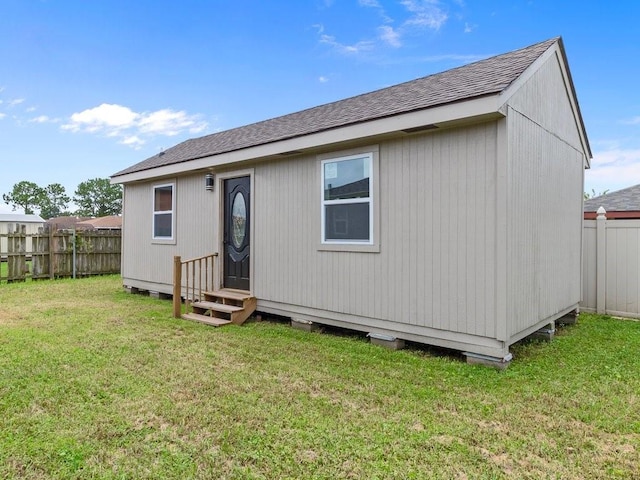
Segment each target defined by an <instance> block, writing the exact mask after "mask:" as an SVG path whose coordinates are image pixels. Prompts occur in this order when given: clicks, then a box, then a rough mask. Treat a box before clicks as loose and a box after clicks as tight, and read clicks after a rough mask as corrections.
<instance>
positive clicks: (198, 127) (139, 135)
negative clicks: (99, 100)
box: [61, 103, 208, 148]
mask: <svg viewBox="0 0 640 480" xmlns="http://www.w3.org/2000/svg"><path fill="white" fill-rule="evenodd" d="M207 126H208V124H207V123H206V122H204V121H203V120H201V118H200V116H199V115H189V114H187V113H186V112H184V111H174V110H171V109H162V110H157V111H155V112H142V113H138V112H134V111H133V110H131V109H130V108H129V107H125V106H122V105H116V104H107V103H103V104H102V105H99V106H97V107H94V108H90V109H87V110H83V111H82V112H77V113H74V114H73V115H71V117H70V119H69V122H68V123H65V124H64V125H62V127H61V128H62V129H63V130H67V131H70V132H74V133H76V132H84V133H94V134H99V135H104V136H106V137H114V138H118V139H119V140H120V143H122V144H123V145H129V146H131V147H133V148H140V146H141V145H143V144H144V143H145V139H144V137H152V136H159V135H162V136H175V135H179V134H181V133H185V132H187V133H190V134H195V133H200V132H202V131H204V130H205V129H206V128H207Z"/></svg>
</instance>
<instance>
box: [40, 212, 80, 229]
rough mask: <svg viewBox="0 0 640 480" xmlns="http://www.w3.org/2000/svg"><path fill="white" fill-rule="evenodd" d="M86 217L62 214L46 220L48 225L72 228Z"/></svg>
mask: <svg viewBox="0 0 640 480" xmlns="http://www.w3.org/2000/svg"><path fill="white" fill-rule="evenodd" d="M86 219H87V217H72V216H70V215H64V216H61V217H54V218H50V219H49V220H47V223H48V224H49V225H55V226H56V227H57V228H61V229H65V228H73V227H75V226H76V224H77V223H78V222H81V221H83V220H86Z"/></svg>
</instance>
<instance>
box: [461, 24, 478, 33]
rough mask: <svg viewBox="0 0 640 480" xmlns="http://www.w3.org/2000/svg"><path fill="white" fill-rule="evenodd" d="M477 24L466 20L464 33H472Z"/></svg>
mask: <svg viewBox="0 0 640 480" xmlns="http://www.w3.org/2000/svg"><path fill="white" fill-rule="evenodd" d="M476 27H477V25H472V24H470V23H467V22H464V33H471V32H473V31H474V30H475V29H476Z"/></svg>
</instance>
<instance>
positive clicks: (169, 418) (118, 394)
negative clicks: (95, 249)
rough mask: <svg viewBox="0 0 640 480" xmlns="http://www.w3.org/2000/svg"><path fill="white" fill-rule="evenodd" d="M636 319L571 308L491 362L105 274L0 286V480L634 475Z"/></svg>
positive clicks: (638, 415) (637, 448)
mask: <svg viewBox="0 0 640 480" xmlns="http://www.w3.org/2000/svg"><path fill="white" fill-rule="evenodd" d="M639 352H640V323H638V322H635V321H630V320H616V319H611V318H607V317H602V316H595V315H584V314H583V315H581V317H580V322H579V324H578V325H576V326H572V327H567V328H564V329H562V330H561V331H560V332H559V333H558V334H557V336H556V339H555V340H554V341H553V342H552V343H549V344H547V343H529V344H525V345H518V346H516V347H514V349H513V353H514V355H515V361H514V362H513V364H512V365H511V367H510V368H509V369H508V370H507V371H505V372H498V371H495V370H492V369H488V368H484V367H476V366H469V365H466V364H465V363H463V362H462V361H461V360H460V359H459V358H458V357H456V356H453V355H444V356H443V355H436V354H434V353H433V352H430V351H429V350H427V349H407V350H403V351H398V352H392V351H387V350H385V349H383V348H380V347H376V346H372V345H370V344H369V343H368V342H367V341H366V340H365V339H363V338H362V337H358V336H343V335H328V334H318V333H311V334H309V333H304V332H300V331H297V330H294V329H292V328H291V327H289V326H288V325H286V324H284V323H279V322H273V321H263V322H257V321H252V322H249V323H246V324H245V325H243V326H242V327H236V326H228V327H224V328H219V329H214V328H211V327H208V326H204V325H200V324H196V323H190V322H187V321H183V320H176V319H173V318H171V302H169V301H166V300H156V299H153V298H149V297H143V296H138V295H130V294H127V293H125V292H124V291H123V290H122V288H121V286H120V279H119V278H118V277H101V278H88V279H81V280H58V281H42V282H30V283H28V284H10V285H0V477H1V478H4V479H12V478H21V479H22V478H26V479H30V478H31V479H34V478H37V479H44V478H65V479H66V478H70V479H73V478H92V479H93V478H105V479H111V478H113V479H152V478H153V479H157V478H163V479H164V478H169V479H171V478H176V479H178V478H180V479H185V478H202V479H212V478H229V479H231V478H238V479H253V478H255V479H263V478H264V479H287V478H290V479H314V478H318V479H321V478H322V479H339V478H365V479H376V478H377V479H387V478H398V479H401V478H402V479H404V478H407V479H422V478H443V479H454V478H457V479H465V478H469V479H478V478H480V479H482V478H536V479H537V478H563V479H567V478H581V479H582V478H639V477H640V402H639V399H638V396H639V393H640V356H639V355H638V353H639Z"/></svg>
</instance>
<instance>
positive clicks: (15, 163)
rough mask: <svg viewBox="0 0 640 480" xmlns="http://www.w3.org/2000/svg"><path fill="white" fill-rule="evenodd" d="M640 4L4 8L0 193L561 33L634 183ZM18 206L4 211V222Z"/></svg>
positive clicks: (188, 1)
mask: <svg viewBox="0 0 640 480" xmlns="http://www.w3.org/2000/svg"><path fill="white" fill-rule="evenodd" d="M639 21H640V2H635V1H624V2H623V1H621V2H606V3H602V2H585V1H568V0H566V1H562V2H559V1H558V0H544V1H538V0H531V1H524V0H522V1H520V0H513V1H506V0H504V1H497V0H496V1H492V0H475V1H472V0H441V1H438V0H308V1H305V0H297V1H295V2H293V1H278V0H272V1H260V0H250V1H243V0H237V1H233V2H230V1H222V0H210V1H205V0H181V1H179V2H177V1H163V0H136V1H131V0H126V1H121V0H108V1H106V0H105V1H97V0H96V1H89V0H86V1H79V0H66V1H63V0H0V66H1V67H0V166H1V168H0V194H2V193H7V192H9V191H11V189H12V187H13V185H14V184H15V183H17V182H19V181H22V180H28V181H32V182H35V183H37V184H38V185H40V186H42V187H44V186H46V185H48V184H50V183H60V184H62V185H64V186H65V188H66V190H67V193H68V194H69V195H73V192H74V191H75V189H76V187H77V185H78V184H79V183H80V182H82V181H85V180H88V179H90V178H96V177H108V176H110V175H111V174H113V173H115V172H116V171H118V170H121V169H123V168H125V167H127V166H129V165H132V164H134V163H136V162H138V161H141V160H144V159H145V158H147V157H150V156H152V155H154V154H156V153H158V152H159V151H160V150H161V149H163V148H169V147H171V146H173V145H175V144H177V143H179V142H181V141H183V140H185V139H187V138H192V137H195V136H201V135H205V134H208V133H212V132H216V131H220V130H226V129H229V128H233V127H237V126H240V125H245V124H248V123H252V122H255V121H260V120H264V119H267V118H272V117H275V116H278V115H282V114H286V113H291V112H295V111H298V110H302V109H304V108H308V107H313V106H316V105H320V104H323V103H327V102H331V101H335V100H339V99H342V98H347V97H350V96H353V95H357V94H360V93H364V92H368V91H372V90H376V89H379V88H382V87H386V86H389V85H393V84H397V83H400V82H404V81H408V80H412V79H414V78H418V77H422V76H425V75H429V74H431V73H436V72H440V71H443V70H446V69H449V68H452V67H456V66H460V65H463V64H465V63H469V62H472V61H475V60H479V59H482V58H486V57H488V56H491V55H495V54H499V53H504V52H507V51H510V50H514V49H517V48H521V47H525V46H527V45H530V44H533V43H536V42H539V41H542V40H546V39H548V38H552V37H555V36H559V35H561V36H562V37H563V39H564V42H565V47H566V50H567V56H568V59H569V65H570V68H571V72H572V75H573V80H574V84H575V87H576V90H577V94H578V100H579V102H580V106H581V109H582V113H583V117H584V120H585V124H586V127H587V133H588V136H589V140H590V142H591V147H592V150H593V153H594V159H593V163H592V169H591V170H590V171H587V173H586V175H585V177H586V185H585V189H586V190H587V191H589V192H590V191H591V190H592V189H593V190H595V191H596V192H598V193H599V192H601V191H604V190H607V189H608V190H610V191H613V190H617V189H620V188H624V187H626V186H630V185H634V184H638V183H640V93H639V88H638V85H640V61H639V59H640V28H639V27H638V23H639ZM10 211H11V208H10V207H9V206H8V205H6V204H4V202H0V213H8V212H10Z"/></svg>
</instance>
